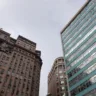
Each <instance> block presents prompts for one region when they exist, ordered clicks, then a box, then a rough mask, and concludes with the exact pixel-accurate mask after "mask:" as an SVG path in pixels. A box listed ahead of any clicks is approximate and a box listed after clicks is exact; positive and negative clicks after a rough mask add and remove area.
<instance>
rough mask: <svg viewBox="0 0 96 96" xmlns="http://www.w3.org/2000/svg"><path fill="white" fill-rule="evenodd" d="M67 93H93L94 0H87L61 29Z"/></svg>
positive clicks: (95, 70) (95, 58)
mask: <svg viewBox="0 0 96 96" xmlns="http://www.w3.org/2000/svg"><path fill="white" fill-rule="evenodd" d="M61 38H62V46H63V52H64V59H65V65H66V70H67V75H68V85H69V86H68V89H69V93H70V94H69V96H96V0H88V1H87V2H86V4H85V5H84V6H83V7H82V8H81V9H80V11H79V12H78V13H77V14H76V15H75V17H74V18H73V19H72V20H71V21H70V22H69V23H68V24H67V25H66V27H65V28H64V29H63V30H62V32H61Z"/></svg>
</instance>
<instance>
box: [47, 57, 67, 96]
mask: <svg viewBox="0 0 96 96" xmlns="http://www.w3.org/2000/svg"><path fill="white" fill-rule="evenodd" d="M66 78H67V77H66V70H65V64H64V59H63V57H59V58H57V59H56V60H55V61H54V64H53V66H52V69H51V71H50V73H49V75H48V93H50V94H49V95H48V96H68V92H67V82H66Z"/></svg>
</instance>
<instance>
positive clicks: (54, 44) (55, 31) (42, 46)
mask: <svg viewBox="0 0 96 96" xmlns="http://www.w3.org/2000/svg"><path fill="white" fill-rule="evenodd" d="M86 1H87V0H0V28H3V30H6V31H7V32H9V33H11V34H12V35H11V36H12V37H14V38H17V36H18V35H23V36H24V37H26V38H28V39H30V40H32V41H34V42H36V43H37V49H39V50H41V51H42V60H43V66H42V71H41V83H40V96H46V94H47V76H48V73H49V71H50V70H51V67H52V64H53V62H54V60H55V58H57V57H59V56H62V47H61V38H60V31H61V30H62V29H63V27H64V26H65V25H66V24H67V23H68V21H69V20H70V19H71V18H72V17H73V16H74V15H75V14H76V12H77V11H78V10H79V9H80V8H81V6H82V5H83V4H84V3H85V2H86Z"/></svg>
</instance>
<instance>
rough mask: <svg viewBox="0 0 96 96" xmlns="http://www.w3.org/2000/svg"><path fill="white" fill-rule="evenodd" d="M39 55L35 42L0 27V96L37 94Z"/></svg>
mask: <svg viewBox="0 0 96 96" xmlns="http://www.w3.org/2000/svg"><path fill="white" fill-rule="evenodd" d="M40 56H41V52H40V51H38V50H36V43H34V42H32V41H30V40H28V39H26V38H24V37H22V36H18V38H17V40H16V39H13V38H11V37H10V34H9V33H7V32H5V31H3V30H2V29H0V96H39V83H40V71H41V66H42V60H41V57H40Z"/></svg>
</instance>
